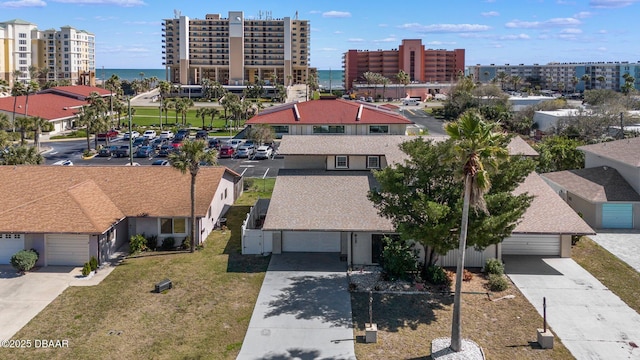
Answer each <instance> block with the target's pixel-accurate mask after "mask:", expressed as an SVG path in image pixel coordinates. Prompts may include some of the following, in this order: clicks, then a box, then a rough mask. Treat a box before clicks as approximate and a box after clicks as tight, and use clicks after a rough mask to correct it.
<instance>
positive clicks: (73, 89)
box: [42, 85, 111, 99]
mask: <svg viewBox="0 0 640 360" xmlns="http://www.w3.org/2000/svg"><path fill="white" fill-rule="evenodd" d="M42 92H43V93H44V92H46V93H59V94H61V95H65V96H72V97H78V98H80V97H81V98H83V99H84V98H88V97H89V95H91V93H92V92H97V93H98V94H100V95H101V96H108V95H111V92H109V90H107V89H103V88H99V87H95V86H87V85H75V86H56V87H53V88H51V89H47V90H44V91H42Z"/></svg>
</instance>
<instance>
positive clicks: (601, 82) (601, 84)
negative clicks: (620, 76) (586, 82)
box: [596, 75, 607, 89]
mask: <svg viewBox="0 0 640 360" xmlns="http://www.w3.org/2000/svg"><path fill="white" fill-rule="evenodd" d="M596 80H598V82H599V83H600V88H601V89H604V87H605V85H606V83H607V79H606V78H605V77H604V76H602V75H600V76H598V77H597V78H596Z"/></svg>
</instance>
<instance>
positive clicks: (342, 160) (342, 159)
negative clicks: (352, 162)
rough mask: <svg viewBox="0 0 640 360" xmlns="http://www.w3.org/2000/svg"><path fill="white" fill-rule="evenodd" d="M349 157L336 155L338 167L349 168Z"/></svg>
mask: <svg viewBox="0 0 640 360" xmlns="http://www.w3.org/2000/svg"><path fill="white" fill-rule="evenodd" d="M348 168H349V157H348V156H343V155H340V156H336V169H348Z"/></svg>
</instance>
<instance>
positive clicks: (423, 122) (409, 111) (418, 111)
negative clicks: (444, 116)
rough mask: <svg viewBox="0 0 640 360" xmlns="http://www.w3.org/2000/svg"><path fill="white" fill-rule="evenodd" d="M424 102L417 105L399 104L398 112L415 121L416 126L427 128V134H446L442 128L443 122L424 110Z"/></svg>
mask: <svg viewBox="0 0 640 360" xmlns="http://www.w3.org/2000/svg"><path fill="white" fill-rule="evenodd" d="M423 109H424V104H421V105H419V106H402V105H401V106H400V114H402V115H404V116H405V117H406V118H407V119H409V120H411V121H413V122H414V123H416V125H417V126H419V127H421V128H424V129H427V130H428V131H429V135H436V136H438V135H446V133H445V131H444V129H443V128H442V127H443V125H444V122H443V121H442V120H438V119H436V118H434V117H433V116H431V115H428V114H427V113H425V112H424V110H423Z"/></svg>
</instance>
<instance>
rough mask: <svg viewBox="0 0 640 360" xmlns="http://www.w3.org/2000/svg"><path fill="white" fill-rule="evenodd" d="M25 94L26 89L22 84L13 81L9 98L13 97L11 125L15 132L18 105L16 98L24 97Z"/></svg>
mask: <svg viewBox="0 0 640 360" xmlns="http://www.w3.org/2000/svg"><path fill="white" fill-rule="evenodd" d="M25 92H26V88H25V86H24V84H23V83H21V82H18V81H15V82H14V83H13V87H12V88H11V96H13V113H12V115H11V125H12V126H13V131H15V130H16V105H17V103H18V96H22V95H24V94H25Z"/></svg>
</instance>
